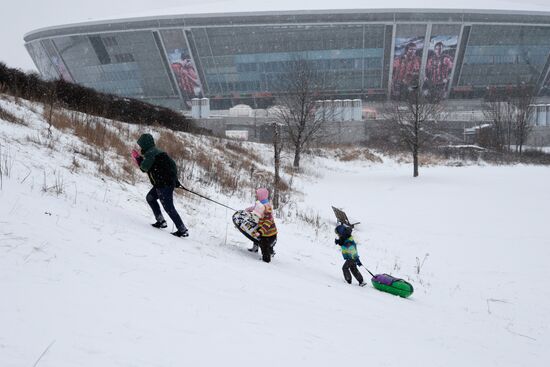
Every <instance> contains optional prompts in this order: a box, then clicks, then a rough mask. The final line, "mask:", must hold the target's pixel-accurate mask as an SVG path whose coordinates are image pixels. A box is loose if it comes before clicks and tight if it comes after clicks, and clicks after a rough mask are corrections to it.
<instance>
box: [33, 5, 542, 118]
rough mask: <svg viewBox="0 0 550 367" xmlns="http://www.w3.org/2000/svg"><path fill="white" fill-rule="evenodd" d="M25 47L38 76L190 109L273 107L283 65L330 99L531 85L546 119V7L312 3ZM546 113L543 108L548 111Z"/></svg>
mask: <svg viewBox="0 0 550 367" xmlns="http://www.w3.org/2000/svg"><path fill="white" fill-rule="evenodd" d="M24 39H25V42H26V43H25V46H26V48H27V50H28V52H29V54H30V55H31V57H32V59H33V61H34V63H35V64H36V67H37V69H38V70H39V72H40V74H41V75H42V76H44V77H46V78H63V79H65V80H68V81H73V82H76V83H79V84H81V85H84V86H87V87H92V88H94V89H97V90H100V91H103V92H108V93H113V94H116V95H120V96H127V97H132V98H139V99H142V100H145V101H147V102H151V103H153V104H158V105H162V106H167V107H171V108H174V109H179V110H187V109H190V107H191V100H192V99H193V98H204V97H206V98H209V99H210V108H211V109H212V110H227V109H229V108H231V107H233V106H236V105H241V104H245V105H248V106H251V107H252V108H267V107H269V106H271V105H273V103H274V97H276V94H277V90H276V88H275V84H276V81H277V80H278V79H279V78H281V76H282V75H283V74H284V73H285V72H287V71H286V66H287V65H288V63H289V61H292V60H296V59H302V60H308V62H310V63H311V65H313V66H314V67H315V68H317V69H318V70H321V71H323V72H324V73H326V74H327V75H331V76H332V77H334V78H335V79H337V80H338V82H339V83H338V85H339V87H338V90H337V91H335V93H334V95H333V96H331V97H330V98H334V99H336V98H338V99H351V100H353V99H360V100H362V101H364V102H373V103H376V102H377V101H384V100H387V99H389V98H392V96H396V95H397V96H398V95H399V93H400V90H402V88H404V87H405V88H406V87H410V85H411V84H414V83H418V81H419V80H420V81H421V82H422V83H423V85H424V86H426V88H430V89H431V90H432V91H435V92H436V93H439V94H440V95H442V96H444V98H446V99H447V100H448V101H450V102H452V101H463V102H455V105H457V104H458V105H465V106H467V105H468V103H469V102H468V101H473V100H480V99H482V98H483V97H484V96H485V95H486V94H487V93H488V91H489V90H495V89H506V88H513V87H514V86H517V85H519V84H522V83H528V84H529V85H533V86H535V89H536V91H537V95H538V96H539V97H540V98H539V99H541V101H542V102H541V103H540V104H539V105H538V106H537V110H538V111H539V114H538V115H537V121H539V122H540V125H543V126H548V125H550V109H549V106H548V105H547V103H546V102H545V100H547V99H546V98H545V97H546V96H548V95H550V80H549V79H550V78H549V74H550V61H549V55H550V12H540V11H504V10H436V9H430V10H415V9H407V10H384V9H376V10H313V11H269V12H249V13H223V14H222V13H220V14H214V13H212V14H191V15H173V16H170V15H163V16H154V17H151V16H149V17H139V18H130V19H115V20H106V21H96V22H86V23H78V24H70V25H63V26H54V27H49V28H43V29H38V30H35V31H32V32H30V33H28V34H26V35H25V37H24ZM547 112H548V113H547Z"/></svg>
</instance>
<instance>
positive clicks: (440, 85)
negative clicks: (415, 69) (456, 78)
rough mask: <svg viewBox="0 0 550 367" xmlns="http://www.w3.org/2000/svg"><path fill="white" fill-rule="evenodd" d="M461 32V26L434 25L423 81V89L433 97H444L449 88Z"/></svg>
mask: <svg viewBox="0 0 550 367" xmlns="http://www.w3.org/2000/svg"><path fill="white" fill-rule="evenodd" d="M459 32H460V27H459V26H448V25H434V26H433V27H432V32H431V33H432V34H431V36H430V43H429V45H428V58H427V60H426V69H425V71H424V83H423V90H424V91H425V93H426V94H428V95H430V96H432V97H437V98H444V97H445V96H446V94H447V91H448V90H449V87H450V84H451V77H452V73H453V67H454V65H455V57H456V50H457V47H458V35H459Z"/></svg>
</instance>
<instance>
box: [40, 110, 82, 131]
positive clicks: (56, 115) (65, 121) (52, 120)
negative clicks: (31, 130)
mask: <svg viewBox="0 0 550 367" xmlns="http://www.w3.org/2000/svg"><path fill="white" fill-rule="evenodd" d="M42 117H44V120H46V122H47V123H48V124H50V125H51V126H53V127H55V128H56V129H58V130H61V131H66V130H69V129H71V128H72V127H73V126H74V119H75V117H73V116H69V115H67V114H66V113H63V112H60V111H57V110H53V111H52V113H51V116H50V113H49V108H44V111H43V112H42Z"/></svg>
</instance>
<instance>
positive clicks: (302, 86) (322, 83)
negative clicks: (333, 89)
mask: <svg viewBox="0 0 550 367" xmlns="http://www.w3.org/2000/svg"><path fill="white" fill-rule="evenodd" d="M329 79H330V78H328V77H327V75H325V74H324V73H321V72H320V71H318V70H316V69H314V68H313V66H312V65H311V63H310V62H309V61H307V60H296V61H290V62H288V69H287V72H286V73H285V74H282V75H281V77H280V79H279V82H278V83H277V84H278V85H277V90H278V96H277V98H276V102H277V104H278V108H276V109H275V122H277V123H280V124H282V125H284V126H286V130H287V135H288V137H287V138H288V140H289V142H290V143H291V144H292V146H293V148H294V162H293V166H294V168H299V167H300V156H301V154H302V151H303V149H304V147H305V146H306V145H307V144H308V143H309V142H310V141H312V140H313V139H314V138H315V137H316V136H317V135H318V134H319V132H320V131H321V128H322V126H323V124H324V123H325V121H327V120H330V118H329V117H327V115H326V114H323V115H321V114H319V113H316V101H317V100H318V99H319V98H320V95H322V93H324V92H326V91H328V90H330V85H331V83H329Z"/></svg>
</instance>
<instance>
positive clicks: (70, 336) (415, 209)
mask: <svg viewBox="0 0 550 367" xmlns="http://www.w3.org/2000/svg"><path fill="white" fill-rule="evenodd" d="M28 114H29V116H31V115H32V113H30V112H28ZM36 128H37V127H36V126H34V125H33V126H30V127H24V126H17V125H13V124H10V123H7V122H4V121H0V144H1V151H2V157H4V158H3V159H4V161H6V160H5V157H7V156H9V157H11V158H10V159H9V161H11V173H10V177H3V180H2V188H1V190H0V292H1V300H0V366H10V367H11V366H33V365H38V366H40V367H47V366H50V367H64V366H67V367H68V366H81V367H84V366H93V367H96V366H188V365H189V366H218V365H219V366H253V365H262V366H284V365H287V366H295V365H301V366H337V365H349V364H355V365H357V364H359V365H372V366H404V365H406V366H547V365H548V364H549V363H550V354H549V352H548V350H547V348H548V345H550V290H549V289H548V288H546V287H545V283H546V279H547V277H548V276H549V275H550V267H549V265H548V264H550V227H549V226H548V215H547V213H546V212H547V210H548V204H549V203H550V190H549V187H548V182H550V169H549V168H546V167H536V166H513V167H506V166H503V167H493V166H468V167H460V168H456V167H431V168H422V169H421V176H420V177H419V178H417V179H413V178H412V177H411V175H410V173H411V167H409V166H408V165H399V164H395V163H392V162H391V161H388V162H386V163H384V164H366V163H364V164H363V163H357V162H355V163H341V162H340V163H336V162H332V161H329V160H327V159H316V160H311V159H310V160H309V161H305V162H304V165H305V170H306V171H307V172H316V173H317V174H316V175H304V176H303V177H300V178H297V179H296V182H295V183H296V185H298V187H299V188H301V189H302V190H303V192H304V196H303V197H302V196H300V197H299V199H298V201H296V202H294V203H293V204H292V205H289V207H291V208H287V209H286V212H287V213H293V212H296V211H302V212H308V213H310V214H311V215H314V214H316V213H319V215H320V217H321V222H322V223H321V226H320V227H319V228H318V229H315V228H313V227H312V226H309V225H306V224H305V223H304V222H302V221H300V220H299V219H298V218H297V217H295V216H292V215H290V214H289V215H288V219H287V220H285V221H282V220H279V222H278V225H279V229H280V236H279V240H278V244H277V255H276V257H275V258H274V260H273V262H272V263H271V264H264V263H263V262H261V261H259V259H258V255H256V254H250V253H249V252H248V251H246V247H247V246H248V245H249V244H248V243H247V241H246V240H245V239H244V237H242V236H241V235H240V234H239V233H238V232H237V231H236V230H235V229H234V228H232V225H231V224H230V216H231V214H232V213H230V212H229V211H227V210H225V209H223V208H221V207H217V206H215V205H213V204H211V203H208V202H205V201H201V199H197V198H192V197H187V196H179V197H178V199H177V204H176V206H177V207H178V208H180V210H181V213H182V214H183V217H184V221H185V222H186V224H187V225H188V227H189V228H190V232H191V237H189V238H187V239H177V238H174V237H172V236H170V234H169V232H168V231H167V230H164V231H159V230H155V229H153V228H151V227H150V226H149V224H148V223H150V222H151V220H152V218H151V215H150V213H149V209H148V207H147V204H146V203H145V200H144V196H145V194H146V192H147V190H148V185H146V184H144V183H140V184H138V185H136V186H129V185H124V184H120V183H116V182H113V181H111V180H109V179H102V178H101V177H99V176H97V175H94V174H91V173H86V171H84V172H82V173H80V174H71V173H70V171H69V170H68V169H66V168H64V167H66V166H68V165H69V162H70V157H66V154H64V153H63V151H62V150H60V151H52V150H48V149H47V148H44V147H41V146H39V145H36V144H33V143H29V142H28V141H26V140H25V139H24V137H25V136H27V135H29V134H33V133H34V131H33V130H32V129H36ZM67 139H69V138H67ZM62 140H63V139H62ZM69 140H70V139H69ZM7 152H9V154H7ZM0 160H2V159H0ZM54 170H55V173H54ZM44 173H46V184H44ZM56 177H57V178H58V181H59V178H60V177H61V178H62V181H63V185H62V186H63V188H64V190H63V192H62V193H59V194H57V193H55V190H54V189H53V188H51V187H52V186H55V178H56ZM197 185H199V184H197ZM45 187H50V189H49V190H47V192H44V191H43V188H45ZM212 195H214V193H212ZM217 197H218V198H219V197H220V196H217ZM225 200H227V202H228V203H230V204H231V205H239V204H241V207H245V206H248V205H249V204H250V203H244V202H243V203H235V199H231V198H226V199H225ZM331 205H336V206H340V207H342V208H344V209H345V210H346V212H347V213H348V215H349V216H350V217H351V219H352V220H355V221H360V222H361V224H360V225H359V226H358V227H357V231H356V233H355V238H356V240H357V241H358V242H359V244H360V246H359V252H360V254H361V258H362V260H363V263H364V264H366V265H367V267H369V269H370V270H371V271H373V272H375V273H382V272H388V273H392V274H394V275H396V276H401V277H404V278H405V279H408V280H410V281H411V282H412V283H413V285H414V286H415V293H414V295H413V296H412V297H411V298H410V299H401V298H398V297H394V296H390V295H388V294H385V293H381V292H378V291H376V290H375V289H373V288H372V287H369V286H368V287H365V288H360V287H357V286H349V285H348V284H346V283H345V282H344V280H343V278H342V276H341V270H340V267H341V265H342V263H343V261H342V259H341V256H340V254H339V249H338V248H337V246H334V244H333V238H334V235H333V226H332V225H333V221H334V220H333V214H332V212H331V208H330V206H331ZM291 209H292V210H291ZM169 229H170V228H169ZM417 258H418V260H417ZM362 272H363V274H364V275H367V274H366V271H364V270H363V271H362Z"/></svg>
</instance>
